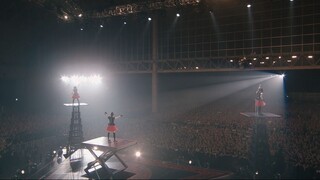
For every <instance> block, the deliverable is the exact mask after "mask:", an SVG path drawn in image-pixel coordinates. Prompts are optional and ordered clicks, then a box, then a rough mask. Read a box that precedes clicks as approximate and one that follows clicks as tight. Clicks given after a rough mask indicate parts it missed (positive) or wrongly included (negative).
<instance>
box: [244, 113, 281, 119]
mask: <svg viewBox="0 0 320 180" xmlns="http://www.w3.org/2000/svg"><path fill="white" fill-rule="evenodd" d="M240 114H242V115H244V116H247V117H256V118H280V117H281V116H280V115H277V114H273V113H268V112H265V113H261V114H257V113H256V112H241V113H240Z"/></svg>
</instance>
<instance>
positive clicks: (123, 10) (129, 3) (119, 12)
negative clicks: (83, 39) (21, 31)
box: [30, 0, 201, 22]
mask: <svg viewBox="0 0 320 180" xmlns="http://www.w3.org/2000/svg"><path fill="white" fill-rule="evenodd" d="M30 2H33V3H35V4H37V5H39V6H41V7H42V8H45V9H47V10H48V11H50V12H52V13H53V14H55V15H56V16H57V17H58V18H59V19H61V20H63V21H64V22H72V21H74V20H81V19H90V18H91V19H98V18H107V17H112V16H125V15H129V14H134V13H139V12H150V11H154V10H160V9H166V8H173V7H181V6H188V5H189V6H192V5H198V4H200V3H201V0H141V1H133V0H126V1H115V2H117V4H116V3H108V4H107V5H105V4H106V3H107V2H101V3H105V4H104V5H105V6H104V9H101V4H99V3H97V2H89V1H86V2H85V3H82V4H80V3H79V2H78V1H75V0H64V1H53V0H30ZM80 5H81V6H80ZM88 6H90V7H93V8H91V9H88V8H87V7H88Z"/></svg>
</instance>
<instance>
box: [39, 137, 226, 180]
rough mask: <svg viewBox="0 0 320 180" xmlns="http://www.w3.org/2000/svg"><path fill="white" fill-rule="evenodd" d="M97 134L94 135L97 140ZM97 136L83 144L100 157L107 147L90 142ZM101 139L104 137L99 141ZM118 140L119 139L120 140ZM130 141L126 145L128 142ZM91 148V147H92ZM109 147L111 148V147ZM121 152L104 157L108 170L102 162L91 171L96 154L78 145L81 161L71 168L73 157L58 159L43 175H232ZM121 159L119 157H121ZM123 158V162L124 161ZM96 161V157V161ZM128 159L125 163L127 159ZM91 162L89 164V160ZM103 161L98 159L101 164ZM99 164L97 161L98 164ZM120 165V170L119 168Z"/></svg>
mask: <svg viewBox="0 0 320 180" xmlns="http://www.w3.org/2000/svg"><path fill="white" fill-rule="evenodd" d="M97 139H98V138H96V139H94V140H97ZM103 139H104V137H100V140H103ZM94 140H89V141H86V142H83V144H89V146H91V145H92V149H93V148H94V149H95V150H93V151H94V153H95V154H96V155H97V157H102V155H103V153H104V152H106V151H104V150H97V149H98V148H99V147H97V148H96V146H95V147H94V146H93V144H94V143H93V144H91V143H92V142H93V141H94ZM121 141H122V142H123V141H127V140H121V139H119V140H118V142H119V144H120V145H119V147H120V148H123V147H124V146H127V145H128V144H127V143H129V144H130V146H131V145H133V144H135V141H127V142H124V143H122V144H121ZM97 142H101V141H96V142H95V143H97ZM118 142H117V143H118ZM126 144H127V145H126ZM100 145H101V147H104V148H105V150H106V149H109V147H108V148H106V147H105V146H104V145H106V144H100ZM115 146H117V145H115V144H114V142H112V143H110V147H111V148H115ZM101 147H100V148H101ZM89 148H91V147H89ZM109 150H110V149H109ZM128 152H130V151H126V152H119V153H118V154H117V156H111V157H108V159H107V160H106V161H105V162H106V163H105V164H106V166H107V168H109V171H105V169H104V168H103V167H102V166H101V165H98V166H90V168H91V169H93V170H92V171H88V172H86V171H85V169H87V168H88V165H89V164H90V163H92V162H95V161H96V157H95V156H94V155H93V154H92V152H90V150H89V149H88V147H87V149H78V150H77V151H76V152H75V154H82V159H81V161H78V162H76V163H74V162H73V165H72V168H71V166H70V160H69V159H64V160H63V161H62V162H61V163H60V164H58V163H56V164H55V165H54V166H52V169H51V170H50V171H49V172H48V173H47V174H46V175H43V176H42V178H44V179H108V178H110V176H109V175H110V174H109V173H110V172H111V173H112V174H113V173H114V172H117V173H114V174H113V175H112V178H113V179H211V178H223V177H228V176H231V175H232V173H230V172H224V171H219V170H214V169H206V168H198V167H195V166H187V165H178V164H174V163H170V162H164V161H160V160H153V159H146V158H144V157H139V158H137V157H135V155H134V153H132V154H131V153H128ZM119 159H120V161H119ZM121 161H123V162H121ZM96 162H97V161H96ZM124 162H125V163H124ZM88 163H89V164H88ZM99 163H100V162H97V164H99ZM97 164H96V165H97ZM119 169H120V171H119Z"/></svg>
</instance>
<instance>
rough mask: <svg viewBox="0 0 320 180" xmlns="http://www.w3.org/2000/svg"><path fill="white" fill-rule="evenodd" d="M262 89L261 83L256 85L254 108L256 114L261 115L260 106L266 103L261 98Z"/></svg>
mask: <svg viewBox="0 0 320 180" xmlns="http://www.w3.org/2000/svg"><path fill="white" fill-rule="evenodd" d="M262 95H263V89H262V87H261V84H260V85H259V87H258V90H257V91H256V99H255V109H256V113H257V114H258V115H262V112H261V111H262V110H261V109H262V107H263V106H265V105H266V103H265V102H264V100H263V97H262Z"/></svg>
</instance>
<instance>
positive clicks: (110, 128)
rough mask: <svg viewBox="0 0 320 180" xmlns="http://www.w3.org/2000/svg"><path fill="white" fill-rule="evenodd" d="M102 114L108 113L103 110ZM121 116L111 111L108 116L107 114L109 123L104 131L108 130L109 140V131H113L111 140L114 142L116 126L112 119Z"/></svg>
mask: <svg viewBox="0 0 320 180" xmlns="http://www.w3.org/2000/svg"><path fill="white" fill-rule="evenodd" d="M104 114H105V115H108V113H107V112H105V113H104ZM122 116H123V115H119V116H114V113H113V112H111V114H110V116H108V120H109V123H108V125H107V127H106V131H107V132H108V141H110V139H109V136H110V133H113V140H114V141H115V142H116V131H117V130H118V128H117V126H116V124H115V122H114V121H115V120H116V119H118V118H120V117H122Z"/></svg>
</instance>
